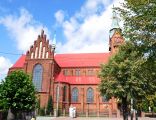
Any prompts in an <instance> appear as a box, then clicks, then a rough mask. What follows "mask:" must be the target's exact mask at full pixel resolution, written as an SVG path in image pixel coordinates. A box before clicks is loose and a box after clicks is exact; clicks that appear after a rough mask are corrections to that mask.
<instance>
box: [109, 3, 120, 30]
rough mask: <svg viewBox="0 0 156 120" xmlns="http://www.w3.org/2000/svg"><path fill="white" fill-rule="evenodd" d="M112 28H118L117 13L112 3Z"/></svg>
mask: <svg viewBox="0 0 156 120" xmlns="http://www.w3.org/2000/svg"><path fill="white" fill-rule="evenodd" d="M114 28H120V27H119V18H118V17H117V13H116V11H115V9H114V5H113V15H112V25H111V29H114Z"/></svg>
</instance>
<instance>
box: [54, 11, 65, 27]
mask: <svg viewBox="0 0 156 120" xmlns="http://www.w3.org/2000/svg"><path fill="white" fill-rule="evenodd" d="M55 18H56V21H57V22H58V23H59V24H62V22H63V21H64V12H63V10H59V11H57V12H56V13H55Z"/></svg>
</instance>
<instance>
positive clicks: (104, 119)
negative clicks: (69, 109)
mask: <svg viewBox="0 0 156 120" xmlns="http://www.w3.org/2000/svg"><path fill="white" fill-rule="evenodd" d="M52 120H123V118H107V117H77V118H70V117H58V118H53V119H52ZM129 120H130V118H129ZM138 120H156V118H149V117H144V118H139V119H138Z"/></svg>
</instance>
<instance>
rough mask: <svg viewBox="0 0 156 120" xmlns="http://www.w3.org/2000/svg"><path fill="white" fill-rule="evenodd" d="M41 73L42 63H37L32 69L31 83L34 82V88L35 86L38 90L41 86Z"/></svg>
mask: <svg viewBox="0 0 156 120" xmlns="http://www.w3.org/2000/svg"><path fill="white" fill-rule="evenodd" d="M42 74H43V68H42V65H40V64H37V65H36V66H35V67H34V70H33V83H34V86H35V88H36V90H37V91H38V92H40V91H41V86H42Z"/></svg>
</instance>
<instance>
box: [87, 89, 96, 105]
mask: <svg viewBox="0 0 156 120" xmlns="http://www.w3.org/2000/svg"><path fill="white" fill-rule="evenodd" d="M93 101H94V91H93V89H92V88H88V89H87V103H92V102H93Z"/></svg>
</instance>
